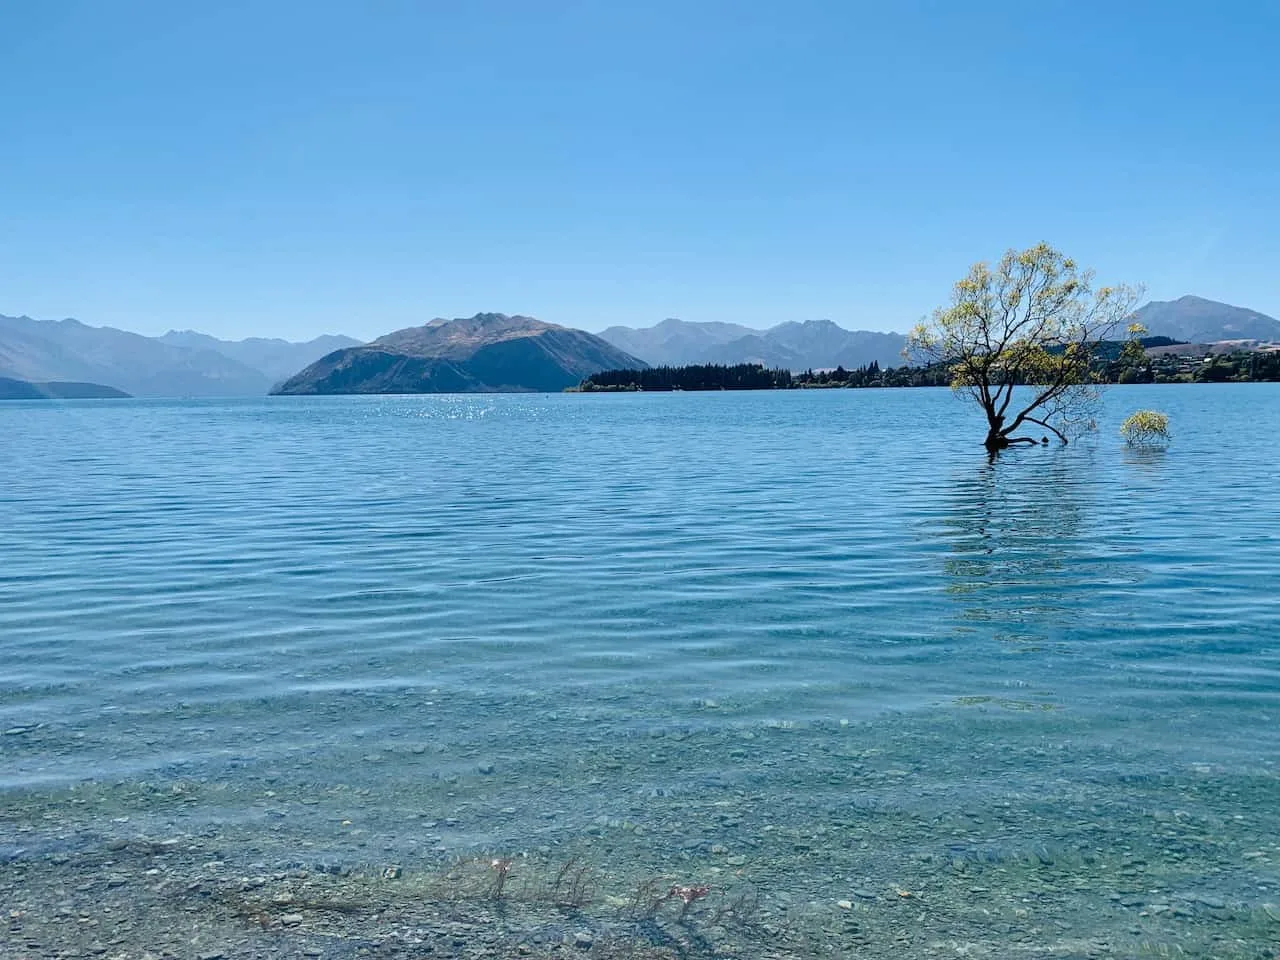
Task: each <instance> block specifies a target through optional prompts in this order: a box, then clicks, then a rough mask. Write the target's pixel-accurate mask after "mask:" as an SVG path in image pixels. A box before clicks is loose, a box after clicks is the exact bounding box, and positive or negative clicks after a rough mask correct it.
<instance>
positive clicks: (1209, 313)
mask: <svg viewBox="0 0 1280 960" xmlns="http://www.w3.org/2000/svg"><path fill="white" fill-rule="evenodd" d="M1134 319H1135V320H1137V321H1138V322H1139V323H1141V324H1143V325H1144V326H1145V327H1146V328H1147V330H1149V331H1150V332H1151V333H1152V335H1155V336H1165V337H1172V338H1173V339H1175V340H1186V341H1189V342H1191V343H1215V342H1217V341H1219V340H1262V341H1280V320H1276V319H1274V318H1273V317H1269V316H1267V315H1266V314H1265V313H1258V311H1256V310H1249V309H1246V308H1245V307H1233V306H1231V305H1230V304H1228V303H1219V302H1218V301H1216V300H1206V299H1204V298H1203V297H1193V296H1186V297H1179V298H1178V299H1177V300H1153V301H1151V302H1150V303H1148V304H1146V305H1144V306H1142V307H1140V308H1139V309H1138V310H1137V311H1136V312H1135V313H1134Z"/></svg>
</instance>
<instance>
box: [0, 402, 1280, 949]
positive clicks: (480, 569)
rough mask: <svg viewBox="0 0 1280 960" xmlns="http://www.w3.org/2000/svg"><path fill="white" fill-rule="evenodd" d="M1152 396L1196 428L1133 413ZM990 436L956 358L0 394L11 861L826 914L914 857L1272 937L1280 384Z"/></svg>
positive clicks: (1181, 936)
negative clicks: (1074, 434) (906, 375)
mask: <svg viewBox="0 0 1280 960" xmlns="http://www.w3.org/2000/svg"><path fill="white" fill-rule="evenodd" d="M1148 406H1150V407H1156V408H1158V409H1161V410H1164V411H1166V412H1168V413H1169V414H1170V416H1171V420H1172V428H1173V431H1174V435H1175V438H1174V441H1173V443H1172V444H1171V445H1170V446H1169V448H1168V449H1167V450H1164V451H1135V450H1130V449H1127V448H1125V447H1124V446H1123V444H1122V443H1121V442H1120V441H1119V438H1118V436H1117V434H1116V429H1117V427H1118V425H1119V422H1120V420H1121V419H1123V417H1124V416H1125V415H1126V414H1127V413H1129V412H1131V411H1132V410H1134V409H1138V408H1140V407H1148ZM978 427H979V424H978V423H977V421H976V419H975V412H974V411H972V410H971V409H969V408H967V407H965V406H964V405H963V404H962V403H961V402H960V401H959V400H957V399H955V398H954V397H952V395H951V394H950V393H949V392H948V391H943V390H938V391H935V390H910V391H871V390H866V391H812V392H790V393H753V394H714V395H712V394H669V395H604V396H593V395H581V396H579V395H565V396H471V397H412V398H409V397H403V398H402V397H391V398H317V399H289V398H275V399H262V400H245V401H236V402H134V401H120V402H111V403H101V402H96V403H95V402H82V403H46V404H37V403H16V404H6V405H3V406H0V436H2V437H3V438H4V440H3V446H0V535H2V536H3V540H0V561H3V562H2V563H0V663H3V668H2V669H0V729H4V730H6V731H8V732H7V733H6V734H5V735H4V736H3V737H2V738H0V798H4V800H5V801H6V802H5V804H4V818H5V822H6V823H8V825H9V827H10V828H12V829H10V830H9V831H8V838H7V839H6V837H5V836H4V835H0V858H2V857H9V858H19V859H20V858H23V857H31V856H36V855H39V854H40V853H41V851H45V850H48V849H52V848H54V847H56V846H58V845H59V844H63V845H65V844H69V843H76V842H78V843H85V842H90V839H91V838H94V837H105V836H109V835H111V834H112V833H113V832H121V831H138V832H147V831H151V832H155V833H165V832H168V833H173V832H179V833H181V832H188V833H200V832H203V833H205V834H207V835H217V836H220V837H225V838H227V839H228V840H232V841H235V842H236V843H238V844H240V845H242V846H243V847H246V848H248V849H252V850H253V851H254V854H255V855H256V856H259V857H263V858H271V857H279V858H281V859H285V860H295V861H297V862H303V863H309V862H312V861H324V860H332V861H334V862H361V863H372V864H377V863H382V862H397V863H408V864H413V863H417V862H422V863H426V862H430V861H431V860H432V859H433V858H434V859H439V858H441V857H446V856H452V855H456V854H459V853H465V852H467V851H478V850H479V851H511V852H515V851H524V850H533V849H537V850H541V851H543V852H546V851H548V850H561V849H564V850H568V849H574V850H586V851H588V853H589V854H590V855H592V856H595V857H596V858H597V859H601V860H604V861H607V862H608V863H609V864H611V865H612V867H613V868H614V869H617V870H619V871H627V870H633V871H635V872H636V873H637V875H639V874H642V873H644V872H646V871H656V872H663V871H667V872H669V871H671V870H673V869H675V870H678V871H680V872H681V875H688V876H690V877H695V878H696V877H709V878H712V879H715V878H720V877H729V876H733V877H735V878H738V879H740V880H743V881H744V882H745V881H750V882H752V883H754V884H756V886H757V887H758V888H759V889H760V890H761V891H762V893H763V895H764V896H765V897H766V898H767V899H772V900H774V901H776V902H777V903H779V904H781V905H782V906H783V907H785V908H786V909H788V910H790V911H792V912H793V913H801V914H803V913H804V912H805V911H810V912H811V913H813V914H814V915H815V916H818V917H819V920H820V919H821V916H825V914H823V913H822V911H823V910H825V909H826V905H829V904H831V903H834V902H836V901H838V900H841V899H845V900H846V901H848V900H849V899H850V898H851V899H852V901H854V903H855V909H862V906H863V903H864V901H865V902H866V903H870V904H872V905H874V901H872V900H871V899H870V898H869V897H862V898H861V899H859V898H858V897H853V896H852V895H851V894H850V891H851V890H854V889H857V890H860V891H862V892H863V893H864V894H865V893H867V892H871V893H875V894H877V896H879V895H881V894H883V895H885V896H890V895H891V894H885V893H884V891H892V890H896V889H904V890H912V891H913V892H915V891H926V892H928V891H932V896H933V897H934V902H936V903H938V904H944V905H946V909H945V910H944V911H942V913H939V914H938V915H937V917H941V919H937V918H934V919H925V918H924V915H923V914H922V917H921V920H920V921H919V922H920V923H921V924H925V925H927V924H930V923H934V922H935V919H936V923H937V924H938V925H939V927H938V931H939V932H938V934H937V935H938V936H943V935H944V934H945V933H946V932H947V931H948V930H951V931H952V932H954V930H953V928H954V929H960V928H965V929H970V930H971V931H973V930H978V929H979V928H982V927H983V925H984V924H985V926H986V929H987V933H986V936H987V937H988V939H989V940H991V939H993V940H994V941H995V942H997V943H999V942H1001V941H1002V939H1005V940H1007V941H1008V942H1010V943H1011V942H1014V941H1018V940H1020V939H1025V938H1026V937H1028V936H1030V937H1031V938H1032V939H1035V938H1037V937H1039V938H1041V939H1043V938H1044V937H1047V936H1049V933H1045V932H1044V931H1045V930H1048V931H1049V932H1050V933H1053V935H1054V936H1062V937H1067V936H1071V937H1083V938H1087V937H1090V936H1092V937H1095V938H1101V939H1114V938H1117V937H1130V938H1136V939H1135V940H1134V942H1135V943H1138V942H1142V943H1156V944H1157V946H1156V947H1153V948H1152V949H1153V950H1155V951H1156V952H1157V953H1158V950H1159V949H1160V947H1159V944H1165V945H1167V944H1182V945H1183V946H1185V948H1186V949H1187V951H1188V952H1189V953H1191V954H1195V953H1196V951H1197V950H1200V951H1201V954H1202V955H1205V956H1211V955H1225V954H1223V950H1224V949H1225V948H1221V947H1220V946H1219V947H1213V946H1206V945H1205V944H1210V943H1211V942H1225V941H1223V938H1226V940H1231V941H1238V942H1240V943H1244V944H1246V947H1247V949H1250V950H1251V949H1253V946H1254V945H1255V944H1258V945H1261V944H1265V943H1267V942H1270V938H1271V937H1272V936H1273V935H1275V936H1277V937H1280V926H1277V925H1275V924H1272V922H1271V921H1270V920H1269V919H1268V917H1270V916H1271V913H1270V912H1269V911H1271V910H1273V909H1275V908H1274V904H1275V903H1276V902H1277V901H1280V845H1278V842H1280V598H1278V597H1277V593H1278V588H1277V584H1280V512H1278V511H1277V507H1278V506H1280V493H1278V491H1277V481H1278V480H1280V389H1277V388H1276V387H1274V386H1272V385H1223V386H1205V387H1196V386H1186V387H1164V388H1160V387H1128V388H1115V389H1113V390H1111V391H1110V392H1109V393H1108V394H1107V396H1106V399H1105V407H1104V410H1103V412H1102V415H1101V416H1100V427H1101V429H1100V431H1099V432H1098V434H1096V435H1095V436H1094V437H1092V438H1089V439H1087V440H1085V441H1083V442H1081V443H1078V444H1074V445H1072V446H1070V447H1066V448H1060V447H1057V446H1052V447H1049V448H1045V449H1040V448H1037V449H1033V450H1023V451H1015V452H1013V453H1011V454H1009V455H1006V456H1004V457H1002V458H1001V459H1000V460H999V461H998V462H997V463H995V464H989V463H988V462H987V461H986V459H985V456H984V453H983V451H982V449H981V447H980V445H979V443H978V435H979V430H978ZM86 797H87V798H91V801H92V802H88V803H84V802H81V803H77V804H74V805H69V801H70V800H74V799H79V800H84V798H86ZM51 824H52V825H51ZM125 825H127V826H125ZM974 890H977V891H979V892H978V893H973V892H972V891H974ZM1010 891H1011V892H1010ZM1006 893H1008V894H1009V895H1008V896H1005V894H1006ZM1013 894H1016V895H1017V896H1016V898H1015V897H1014V896H1013ZM1027 896H1031V897H1032V898H1033V899H1034V901H1035V903H1037V904H1041V905H1043V907H1044V910H1045V912H1047V914H1048V916H1049V918H1050V919H1049V921H1044V920H1041V921H1040V922H1041V924H1042V926H1041V927H1036V928H1034V929H1035V930H1037V931H1039V932H1038V933H1034V934H1028V933H1027V929H1028V928H1027V927H1026V926H1025V924H1023V923H1022V920H1021V918H1020V915H1019V914H1017V912H1016V911H1017V910H1019V909H1024V908H1023V907H1018V906H1016V905H1014V906H1010V905H1009V904H1010V903H1013V902H1014V900H1015V899H1016V900H1021V901H1022V902H1024V903H1025V902H1029V901H1027V900H1026V897H1027ZM1001 897H1003V898H1004V899H1000V898H1001ZM926 899H927V898H926ZM987 899H990V900H991V902H990V903H986V900H987ZM997 899H998V900H999V902H998V903H997V902H996V900H997ZM1006 901H1008V902H1006ZM1178 904H1182V905H1183V908H1185V909H1183V908H1179V907H1178ZM1197 904H1201V905H1202V906H1203V905H1204V904H1211V905H1213V906H1207V907H1204V909H1203V910H1201V908H1200V907H1197V906H1196V905H1197ZM1157 907H1158V908H1164V909H1155V908H1157ZM1006 908H1007V909H1006ZM832 909H834V908H832ZM841 909H846V910H847V908H841ZM868 909H871V908H870V907H868ZM1178 909H1183V915H1182V916H1179V915H1178V913H1177V911H1178ZM939 910H942V908H941V907H940V908H939ZM982 910H986V911H987V913H986V919H984V918H983V916H982V915H981V913H980V911H982ZM1204 911H1208V912H1209V913H1208V915H1202V914H1204ZM1214 911H1217V912H1218V913H1221V914H1223V915H1221V916H1219V915H1217V914H1216V913H1214ZM943 914H945V916H943ZM1275 916H1277V917H1280V909H1278V910H1276V913H1275ZM930 917H931V918H933V917H934V915H933V914H931V915H930ZM992 918H998V922H997V920H996V919H992ZM875 923H876V919H875V916H874V915H869V916H868V917H866V918H864V929H865V925H866V924H870V925H871V927H872V928H874V924H875ZM1180 924H1182V925H1181V926H1180ZM966 925H967V926H966ZM1055 925H1056V926H1055ZM1135 925H1136V926H1135ZM1215 937H1217V938H1218V941H1214V938H1215ZM1143 938H1146V939H1143ZM1202 941H1203V942H1202ZM1197 944H1199V946H1197ZM1135 949H1136V948H1135ZM1258 949H1259V950H1261V949H1263V948H1262V947H1261V946H1259V947H1258ZM1247 955H1254V954H1247ZM1258 955H1261V954H1258Z"/></svg>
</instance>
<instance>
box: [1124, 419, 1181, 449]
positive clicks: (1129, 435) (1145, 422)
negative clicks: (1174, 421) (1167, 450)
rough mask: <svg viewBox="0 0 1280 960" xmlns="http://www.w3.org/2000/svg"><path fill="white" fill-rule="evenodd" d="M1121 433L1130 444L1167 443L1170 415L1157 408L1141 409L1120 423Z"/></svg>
mask: <svg viewBox="0 0 1280 960" xmlns="http://www.w3.org/2000/svg"><path fill="white" fill-rule="evenodd" d="M1120 434H1121V436H1123V437H1124V440H1125V443H1127V444H1129V445H1130V446H1141V445H1146V444H1154V443H1167V442H1168V440H1169V417H1168V415H1167V414H1163V413H1160V412H1159V411H1157V410H1139V411H1138V412H1137V413H1133V414H1130V415H1129V417H1128V418H1127V419H1126V420H1125V422H1124V423H1122V424H1120Z"/></svg>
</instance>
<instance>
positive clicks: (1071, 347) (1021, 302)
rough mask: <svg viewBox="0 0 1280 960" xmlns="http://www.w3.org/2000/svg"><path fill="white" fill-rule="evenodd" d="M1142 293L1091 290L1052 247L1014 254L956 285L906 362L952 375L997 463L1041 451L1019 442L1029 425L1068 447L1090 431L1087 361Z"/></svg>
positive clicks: (914, 340)
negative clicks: (1011, 449)
mask: <svg viewBox="0 0 1280 960" xmlns="http://www.w3.org/2000/svg"><path fill="white" fill-rule="evenodd" d="M1138 293H1139V291H1137V290H1136V289H1134V288H1132V287H1126V286H1117V287H1100V288H1098V289H1097V290H1094V288H1093V273H1092V271H1088V270H1081V269H1080V268H1079V267H1077V266H1076V263H1075V261H1074V260H1071V259H1070V258H1068V257H1065V256H1063V255H1062V254H1061V253H1059V252H1058V251H1057V250H1054V249H1053V248H1052V247H1050V246H1049V245H1048V244H1044V243H1042V244H1040V245H1039V246H1035V247H1031V248H1029V249H1027V250H1023V251H1021V252H1018V251H1016V250H1010V251H1009V252H1008V253H1006V254H1005V255H1004V256H1003V257H1002V258H1001V259H1000V262H999V263H998V264H996V265H995V267H994V268H992V267H990V266H989V265H987V264H985V263H979V264H976V265H975V266H974V267H973V269H971V270H970V271H969V275H968V276H967V277H965V278H964V279H963V280H961V281H960V282H959V283H957V284H956V286H955V290H954V291H953V293H952V297H951V304H950V305H949V306H946V307H940V308H939V309H938V310H936V311H934V313H933V316H932V317H931V318H930V319H929V320H928V321H927V322H925V323H922V324H920V325H919V326H917V327H916V328H915V329H914V330H913V331H912V332H911V334H910V336H909V337H908V338H907V347H906V350H905V351H904V353H905V354H906V355H907V357H908V358H909V359H911V360H913V361H914V362H924V363H944V364H946V365H947V366H948V367H949V368H950V371H951V386H952V387H953V388H954V389H955V390H958V391H961V392H963V393H965V394H967V395H968V396H970V397H971V398H973V400H974V401H976V402H977V404H978V405H979V406H980V407H981V408H982V412H983V413H984V414H985V415H986V418H987V438H986V447H987V449H988V450H990V451H992V452H993V453H994V452H996V451H998V450H1002V449H1004V448H1005V447H1008V446H1010V445H1011V444H1015V443H1039V442H1040V440H1039V439H1038V438H1037V437H1031V436H1017V435H1016V434H1017V432H1018V431H1019V430H1022V429H1024V428H1026V427H1027V425H1028V424H1031V425H1034V426H1038V427H1041V428H1043V429H1042V430H1041V431H1037V433H1041V434H1043V430H1047V431H1049V432H1050V433H1052V434H1053V435H1054V436H1056V437H1057V438H1058V439H1059V440H1061V441H1062V442H1063V443H1066V442H1067V439H1068V438H1069V437H1071V436H1073V435H1075V434H1078V433H1080V432H1083V431H1084V430H1085V429H1088V428H1089V427H1091V426H1092V422H1093V420H1092V416H1091V411H1092V407H1093V404H1094V402H1095V401H1096V399H1097V387H1096V383H1095V378H1094V376H1093V374H1092V372H1091V370H1090V361H1091V360H1092V359H1093V353H1094V350H1095V348H1096V347H1097V345H1098V344H1099V343H1100V342H1101V341H1103V340H1106V339H1108V338H1109V337H1111V335H1112V334H1113V333H1114V332H1115V331H1116V330H1117V329H1120V328H1121V325H1122V324H1123V323H1124V321H1125V319H1126V318H1127V317H1128V316H1129V315H1130V314H1131V313H1132V312H1133V307H1134V305H1135V304H1136V302H1137V299H1138ZM1018 388H1022V389H1018Z"/></svg>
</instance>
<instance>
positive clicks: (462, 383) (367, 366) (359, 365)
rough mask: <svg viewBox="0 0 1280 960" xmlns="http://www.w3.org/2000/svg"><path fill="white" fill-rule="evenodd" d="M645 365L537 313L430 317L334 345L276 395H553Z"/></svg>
mask: <svg viewBox="0 0 1280 960" xmlns="http://www.w3.org/2000/svg"><path fill="white" fill-rule="evenodd" d="M637 365H639V366H645V364H644V363H643V362H642V361H639V360H637V359H636V358H635V357H633V356H631V355H630V354H627V353H624V352H623V351H621V350H619V349H617V348H616V347H614V346H611V345H610V344H609V343H607V342H605V341H604V340H601V339H600V338H599V337H597V336H594V335H592V334H590V333H584V332H583V331H581V330H572V329H569V328H568V327H560V326H556V325H555V324H551V323H543V322H541V321H540V320H534V319H533V318H532V317H518V316H517V317H509V316H506V315H505V314H501V313H480V314H476V315H475V316H474V317H470V318H467V319H457V320H432V321H431V322H430V323H428V324H425V325H424V326H421V327H409V328H406V329H404V330H397V331H396V332H394V333H389V334H387V335H386V336H385V337H379V338H378V339H377V340H374V341H373V342H372V343H367V344H364V345H362V346H357V347H347V348H345V349H342V350H335V351H334V352H333V353H330V354H329V355H327V356H325V357H322V358H321V359H320V360H318V361H316V362H315V363H313V364H311V366H309V367H307V368H306V369H305V370H303V371H302V372H301V373H299V374H297V375H296V376H293V377H291V378H290V379H288V380H287V381H285V382H284V383H283V384H281V385H280V386H279V387H278V388H277V389H276V390H275V391H273V392H275V393H278V394H331V393H520V392H531V391H533V392H556V391H560V390H563V389H564V388H566V387H571V386H575V385H577V384H578V383H579V382H580V381H581V380H582V378H583V377H586V376H589V375H590V374H592V373H598V372H599V371H601V370H607V369H616V368H619V367H634V366H637Z"/></svg>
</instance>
